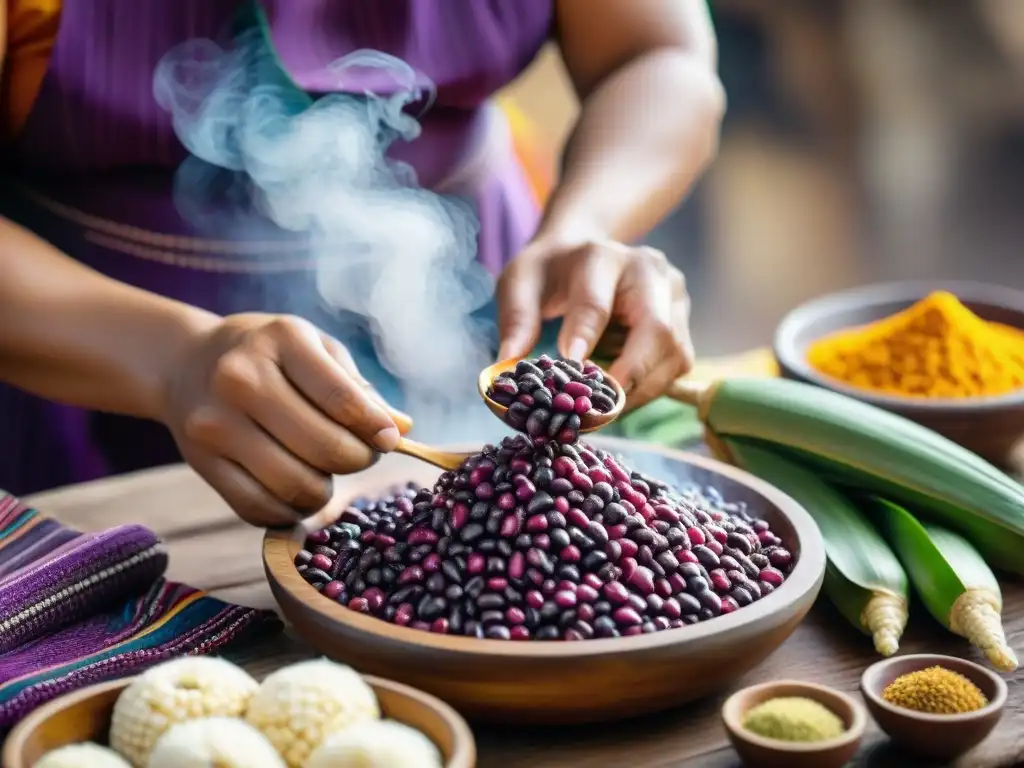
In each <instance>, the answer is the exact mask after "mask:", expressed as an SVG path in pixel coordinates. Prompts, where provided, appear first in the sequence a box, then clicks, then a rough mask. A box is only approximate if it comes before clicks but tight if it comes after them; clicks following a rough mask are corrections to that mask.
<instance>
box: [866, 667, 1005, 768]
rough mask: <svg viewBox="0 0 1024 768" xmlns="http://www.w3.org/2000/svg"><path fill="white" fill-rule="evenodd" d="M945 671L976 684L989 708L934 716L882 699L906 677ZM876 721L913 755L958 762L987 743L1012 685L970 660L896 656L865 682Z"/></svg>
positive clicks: (869, 671)
mask: <svg viewBox="0 0 1024 768" xmlns="http://www.w3.org/2000/svg"><path fill="white" fill-rule="evenodd" d="M935 666H939V667H945V668H946V669H948V670H951V671H952V672H959V673H960V674H961V675H963V676H964V677H966V678H967V679H968V680H970V681H971V682H973V683H974V684H975V685H976V686H978V688H980V689H981V692H982V693H984V694H985V698H987V699H988V702H989V703H988V706H987V707H983V708H982V709H979V710H977V711H976V712H966V713H964V714H962V715H929V714H924V713H922V712H915V711H914V710H912V709H904V708H903V707H897V706H893V705H892V704H889V703H888V702H887V701H885V700H884V699H883V698H882V692H883V691H884V690H885V688H886V686H888V685H889V683H891V682H892V681H893V680H895V679H896V678H897V677H900V676H901V675H905V674H907V673H909V672H916V671H918V670H920V669H925V668H927V667H935ZM860 690H861V693H863V694H864V701H866V702H867V705H868V710H869V711H870V712H871V716H872V717H873V718H875V722H876V723H878V726H879V727H880V728H881V729H882V730H883V731H885V732H886V733H887V734H888V735H889V738H890V739H892V740H893V741H894V742H895V743H896V744H898V745H899V746H900V747H902V748H903V749H904V750H906V751H908V752H913V753H915V754H918V755H921V756H923V757H929V758H932V759H937V760H943V761H945V760H952V759H953V758H955V757H958V756H959V755H962V754H963V753H964V752H967V751H968V750H970V749H973V748H974V747H976V746H977V745H978V744H980V743H981V742H983V741H984V740H985V738H986V737H987V736H988V735H989V733H991V732H992V729H993V728H995V727H996V723H998V722H999V718H1000V717H1002V715H1003V705H1004V704H1006V693H1007V690H1006V683H1005V682H1003V679H1002V678H1001V677H999V676H998V675H997V674H995V673H994V672H991V671H989V670H988V669H985V667H982V666H980V665H978V664H975V663H973V662H970V661H966V660H965V659H958V658H957V657H955V656H941V655H935V654H913V655H910V656H893V657H892V658H889V659H884V660H882V661H879V662H876V663H874V664H872V665H871V666H870V667H868V668H867V669H866V670H864V674H863V675H862V676H861V678H860Z"/></svg>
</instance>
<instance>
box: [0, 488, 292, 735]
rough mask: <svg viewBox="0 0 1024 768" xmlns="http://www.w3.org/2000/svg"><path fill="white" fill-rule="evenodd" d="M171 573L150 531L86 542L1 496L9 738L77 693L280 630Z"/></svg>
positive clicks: (0, 699) (0, 615)
mask: <svg viewBox="0 0 1024 768" xmlns="http://www.w3.org/2000/svg"><path fill="white" fill-rule="evenodd" d="M166 567H167V554H166V552H164V550H163V548H162V547H161V545H160V541H159V539H158V538H157V537H156V535H155V534H154V533H153V532H152V531H150V530H148V529H146V528H143V527H142V526H137V525H126V526H119V527H117V528H112V529H110V530H108V531H104V532H102V533H80V532H78V531H74V530H71V529H69V528H66V527H64V526H62V525H61V524H60V523H58V522H56V521H55V520H52V519H50V518H47V517H44V516H43V515H40V514H39V513H38V512H37V511H36V510H34V509H31V508H29V507H27V506H25V505H24V504H21V503H20V502H19V501H18V500H17V499H15V498H14V497H12V496H7V495H4V494H2V493H0V730H7V729H9V728H10V727H11V726H13V725H14V724H15V723H17V721H18V720H20V719H21V718H22V717H24V716H25V715H26V714H28V713H29V712H30V711H31V710H33V709H34V708H36V707H38V706H39V705H40V704H43V703H45V702H47V701H50V700H51V699H53V698H56V697H57V696H60V695H62V694H65V693H67V692H69V691H72V690H74V689H76V688H80V687H83V686H86V685H92V684H94V683H99V682H103V681H105V680H111V679H115V678H121V677H128V676H130V675H135V674H138V673H139V672H142V671H143V670H145V669H147V668H148V667H151V666H153V665H154V664H157V663H159V662H162V661H165V660H167V659H170V658H173V657H176V656H184V655H192V654H211V653H221V652H223V651H224V650H225V649H226V648H228V646H229V645H230V644H231V643H233V642H235V641H237V640H239V639H242V638H243V637H246V638H247V637H251V636H252V634H253V633H256V632H264V631H269V630H272V629H277V628H279V627H280V623H279V622H278V620H277V618H276V617H275V616H274V615H273V614H272V613H268V612H266V611H257V610H254V609H251V608H244V607H241V606H236V605H230V604H228V603H225V602H223V601H221V600H216V599H214V598H212V597H208V596H207V595H205V594H204V593H203V592H200V591H199V590H196V589H193V588H191V587H188V586H185V585H183V584H177V583H174V582H170V581H167V580H165V579H164V578H162V575H163V573H164V570H165V569H166Z"/></svg>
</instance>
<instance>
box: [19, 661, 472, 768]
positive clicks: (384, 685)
mask: <svg viewBox="0 0 1024 768" xmlns="http://www.w3.org/2000/svg"><path fill="white" fill-rule="evenodd" d="M132 679H133V678H126V679H124V680H113V681H111V682H108V683H100V684H99V685H93V686H89V687H88V688H83V689H81V690H79V691H75V692H74V693H69V694H67V695H66V696H61V697H60V698H59V699H54V700H53V701H51V702H49V703H48V704H44V705H43V706H41V707H39V709H37V710H35V711H34V712H32V713H31V714H30V715H28V716H27V717H26V718H25V719H24V720H22V721H21V722H20V723H18V725H17V726H16V727H15V728H14V730H13V731H11V735H10V736H8V737H7V741H5V742H4V749H3V765H4V768H32V766H33V765H35V763H36V761H37V760H39V759H40V758H41V757H42V756H43V755H45V754H46V753H47V752H50V751H52V750H54V749H57V748H58V747H63V746H66V745H68V744H78V743H80V742H83V741H95V742H97V743H99V744H106V743H107V732H108V731H109V730H110V717H111V715H112V714H113V711H114V703H115V702H116V701H117V697H118V696H120V695H121V691H123V690H124V689H125V687H127V686H128V684H129V683H131V681H132ZM363 679H364V680H366V682H367V683H368V684H369V685H370V687H371V688H373V690H374V693H376V694H377V700H378V701H379V702H380V707H381V711H382V712H383V713H384V716H385V717H387V718H390V719H392V720H397V721H398V722H400V723H404V724H405V725H408V726H410V727H412V728H416V729H417V730H419V731H420V732H422V733H423V734H424V735H425V736H427V737H428V738H429V739H430V740H431V741H433V742H434V744H436V745H437V747H438V749H440V750H441V754H442V756H443V757H444V760H445V763H444V765H445V768H474V766H476V743H475V742H474V741H473V734H472V732H470V730H469V726H468V725H466V721H465V720H463V719H462V718H461V717H460V716H459V714H458V713H457V712H455V710H453V709H452V708H451V707H449V706H448V705H447V704H445V703H444V702H443V701H438V700H437V699H436V698H434V697H433V696H430V695H428V694H425V693H423V692H422V691H417V690H415V689H414V688H410V687H409V686H407V685H401V684H400V683H395V682H392V681H390V680H382V679H380V678H377V677H369V676H366V675H364V676H363Z"/></svg>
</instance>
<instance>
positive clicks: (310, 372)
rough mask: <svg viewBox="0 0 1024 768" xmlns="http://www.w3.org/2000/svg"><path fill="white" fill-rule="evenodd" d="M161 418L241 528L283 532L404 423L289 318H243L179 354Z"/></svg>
mask: <svg viewBox="0 0 1024 768" xmlns="http://www.w3.org/2000/svg"><path fill="white" fill-rule="evenodd" d="M166 399H167V405H166V408H165V411H166V412H165V414H163V416H164V421H165V422H166V424H167V425H168V426H169V427H170V429H171V432H172V433H173V435H174V438H175V440H176V441H177V443H178V446H179V448H180V449H181V452H182V455H183V456H184V458H185V459H186V461H188V463H189V464H191V465H192V467H193V468H194V469H195V470H196V471H197V472H198V473H199V474H200V475H202V477H203V478H204V479H205V480H206V481H207V482H208V483H209V484H210V485H212V486H213V487H214V489H215V490H216V491H217V492H218V493H220V494H221V496H223V497H224V498H225V499H226V500H227V502H228V503H229V504H230V505H231V506H232V507H233V508H234V510H235V512H236V513H237V514H238V516H239V517H241V518H242V519H243V520H245V521H247V522H249V523H252V524H253V525H259V526H277V525H287V524H290V523H294V522H296V521H297V520H298V519H299V518H300V517H301V516H302V515H303V514H309V513H312V512H315V511H317V510H319V509H321V508H323V507H324V506H325V505H326V504H327V503H328V502H329V501H330V499H331V495H332V492H333V488H332V482H331V475H332V474H345V473H349V472H358V471H359V470H361V469H365V468H366V467H368V466H370V465H371V464H373V463H374V461H375V460H376V458H377V457H378V455H379V453H380V452H386V451H390V450H392V449H393V448H394V447H395V446H396V445H397V443H398V439H399V437H400V434H401V433H404V432H405V431H408V429H409V427H410V426H411V424H410V422H409V420H408V417H406V416H404V415H403V414H401V413H398V412H396V411H394V410H391V409H390V408H389V407H388V406H387V405H386V404H385V403H384V402H383V400H381V398H380V397H379V396H378V395H377V394H376V393H375V392H374V391H373V390H372V389H371V387H370V385H369V383H367V381H366V380H365V379H363V377H362V376H361V375H360V374H359V371H358V370H357V369H356V366H355V364H354V362H353V361H352V358H351V356H350V355H349V353H348V351H347V350H346V349H345V348H344V347H343V346H341V345H340V344H339V343H338V342H337V341H335V340H334V339H332V338H330V337H328V336H326V335H325V334H323V333H322V332H320V331H319V330H318V329H317V328H316V327H314V326H313V325H311V324H310V323H308V322H306V321H305V320H302V319H300V318H296V317H287V316H275V315H263V314H243V315H233V316H230V317H227V318H225V319H223V320H222V321H219V322H217V323H216V324H214V325H213V326H212V328H210V329H208V330H205V331H204V332H202V333H201V334H199V335H198V336H197V337H196V339H195V341H194V343H191V344H189V345H187V346H186V347H185V351H184V353H183V355H181V356H179V358H178V359H177V360H176V361H175V370H174V372H173V373H172V374H171V375H170V377H169V381H168V386H167V398H166Z"/></svg>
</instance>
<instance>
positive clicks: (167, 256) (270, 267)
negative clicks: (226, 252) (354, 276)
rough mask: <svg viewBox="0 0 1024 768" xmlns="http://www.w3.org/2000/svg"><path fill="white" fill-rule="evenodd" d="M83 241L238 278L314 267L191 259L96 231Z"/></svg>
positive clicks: (297, 261)
mask: <svg viewBox="0 0 1024 768" xmlns="http://www.w3.org/2000/svg"><path fill="white" fill-rule="evenodd" d="M84 237H85V240H86V241H87V242H90V243H93V244H95V245H98V246H100V247H102V248H106V249H108V250H111V251H116V252H118V253H123V254H125V255H128V256H134V257H135V258H138V259H144V260H145V261H153V262H156V263H158V264H165V265H167V266H170V267H181V268H184V269H195V270H201V271H203V272H221V273H236V274H255V273H273V272H299V271H306V270H310V269H312V268H313V267H314V265H315V264H314V262H313V261H312V260H311V259H308V258H304V259H300V258H295V259H290V260H289V259H284V260H278V261H262V260H258V259H251V260H245V261H236V260H233V259H219V258H216V257H204V256H190V255H187V254H184V253H175V252H173V251H168V250H165V249H161V248H153V247H152V246H147V245H140V244H138V243H133V242H131V241H128V240H123V239H121V238H117V237H112V236H110V235H105V234H102V233H100V232H96V231H87V232H86V233H85V235H84Z"/></svg>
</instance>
